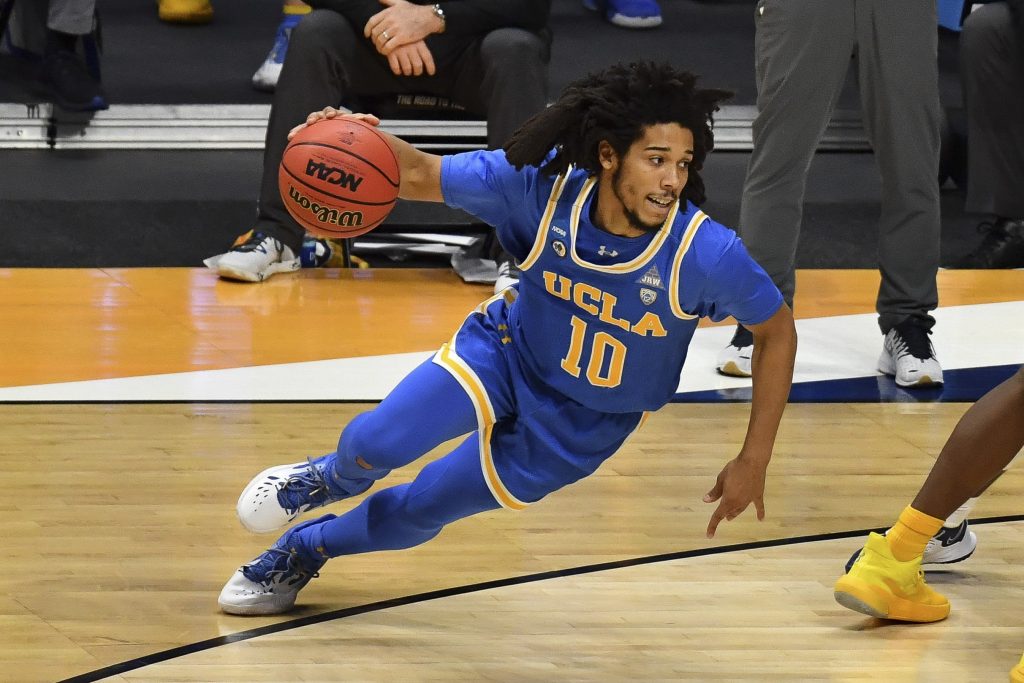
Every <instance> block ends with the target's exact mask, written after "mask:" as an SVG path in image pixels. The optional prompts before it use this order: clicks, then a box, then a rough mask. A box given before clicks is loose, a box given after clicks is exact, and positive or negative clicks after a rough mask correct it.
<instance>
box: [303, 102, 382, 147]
mask: <svg viewBox="0 0 1024 683" xmlns="http://www.w3.org/2000/svg"><path fill="white" fill-rule="evenodd" d="M337 117H342V118H346V119H356V120H358V121H362V122H363V123H368V124H370V125H371V126H379V125H380V119H378V118H377V117H376V116H374V115H373V114H356V113H348V112H344V111H341V110H339V109H335V108H334V107H324V108H323V109H321V110H320V111H314V112H311V113H310V115H309V116H307V117H306V122H305V123H300V124H299V125H297V126H295V127H294V128H292V129H291V130H290V131H288V139H289V140H291V139H292V138H293V137H295V135H296V133H298V132H299V131H300V130H302V129H303V128H305V127H306V126H312V125H313V124H314V123H316V122H317V121H323V120H324V119H333V118H337Z"/></svg>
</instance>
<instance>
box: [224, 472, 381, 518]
mask: <svg viewBox="0 0 1024 683" xmlns="http://www.w3.org/2000/svg"><path fill="white" fill-rule="evenodd" d="M337 458H338V454H337V453H328V454H327V455H324V456H322V457H319V458H316V459H313V458H310V459H309V460H307V461H306V462H297V463H293V464H291V465H277V466H275V467H270V468H268V469H265V470H263V471H262V472H260V473H259V474H257V475H256V476H255V477H253V478H252V480H251V481H250V482H249V483H248V485H246V487H245V489H243V491H242V495H240V496H239V497H238V504H237V506H236V508H235V511H236V512H237V513H238V519H239V521H240V522H241V523H242V526H244V527H245V528H246V529H248V530H249V531H252V532H255V533H257V534H265V533H268V532H270V531H275V530H277V529H280V528H281V527H283V526H285V525H287V524H289V523H291V522H292V521H293V520H294V519H295V518H296V517H298V516H299V515H301V514H302V513H303V512H306V511H307V510H312V509H314V508H318V507H323V506H324V505H329V504H331V503H335V502H337V501H339V500H344V499H346V498H351V497H352V496H357V495H359V494H360V493H363V492H364V491H366V490H367V489H368V488H370V487H371V486H373V482H374V481H376V480H377V479H379V478H380V477H382V476H384V475H385V474H387V470H366V475H367V476H366V478H358V479H356V478H353V479H346V478H343V477H341V476H339V475H338V473H337V472H336V471H335V467H334V462H335V460H337Z"/></svg>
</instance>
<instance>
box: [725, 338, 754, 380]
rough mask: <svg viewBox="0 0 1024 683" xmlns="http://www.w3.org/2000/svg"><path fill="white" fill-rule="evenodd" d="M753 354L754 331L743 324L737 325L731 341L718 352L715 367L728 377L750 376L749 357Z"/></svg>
mask: <svg viewBox="0 0 1024 683" xmlns="http://www.w3.org/2000/svg"><path fill="white" fill-rule="evenodd" d="M753 355H754V333H753V332H751V331H750V330H748V329H747V328H745V327H743V325H737V326H736V334H734V335H732V341H731V342H729V345H728V346H726V347H725V348H724V349H722V352H721V353H720V354H718V362H716V363H715V369H716V370H718V372H719V374H722V375H728V376H729V377H750V375H751V368H750V359H751V358H752V357H753Z"/></svg>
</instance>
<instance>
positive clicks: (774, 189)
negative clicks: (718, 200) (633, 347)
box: [715, 0, 854, 377]
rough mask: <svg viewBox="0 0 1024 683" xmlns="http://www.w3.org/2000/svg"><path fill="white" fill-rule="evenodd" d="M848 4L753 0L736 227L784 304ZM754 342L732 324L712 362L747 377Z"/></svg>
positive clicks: (848, 36) (846, 63)
mask: <svg viewBox="0 0 1024 683" xmlns="http://www.w3.org/2000/svg"><path fill="white" fill-rule="evenodd" d="M853 4H854V3H852V2H821V1H820V0H790V1H787V2H771V1H767V2H766V1H764V0H760V1H759V2H758V3H757V6H756V9H755V15H754V22H755V26H756V34H755V41H754V52H755V75H756V80H757V110H758V111H757V118H755V119H754V122H753V125H752V133H753V137H754V147H753V150H752V151H751V154H750V163H749V165H748V167H747V176H746V180H745V181H744V185H743V197H742V201H741V203H740V219H739V224H738V225H737V226H736V230H737V232H738V233H739V235H740V237H742V238H743V241H744V243H745V244H746V247H747V250H748V251H749V252H750V255H751V256H752V257H753V258H754V260H755V261H757V262H758V263H759V264H760V265H761V267H762V268H764V269H765V272H767V273H768V276H769V277H771V279H772V281H773V282H774V283H775V285H776V286H777V287H778V288H779V289H780V290H781V291H782V295H783V297H784V298H785V300H786V303H787V304H789V306H790V308H792V307H793V296H794V293H795V291H796V271H795V263H796V247H797V240H798V238H799V236H800V224H801V221H802V219H803V204H804V190H805V188H806V185H807V174H808V171H809V169H810V166H811V161H812V159H813V158H814V152H815V150H816V149H817V147H818V141H819V140H820V139H821V136H822V134H823V133H824V131H825V127H826V126H827V125H828V121H829V117H830V116H831V114H832V111H833V109H834V108H835V104H836V101H837V100H838V98H839V94H840V92H841V90H842V86H843V82H844V80H845V78H846V73H847V72H848V71H849V69H850V57H851V55H852V53H853V47H854V45H853V15H854V8H853ZM753 346H754V339H753V335H752V334H751V333H750V331H749V330H747V329H746V328H744V327H742V326H737V328H736V334H735V335H734V337H733V339H732V341H731V342H730V343H729V345H728V346H726V347H725V348H724V349H723V350H722V352H721V353H720V354H719V356H718V358H717V360H716V363H715V366H716V369H717V370H718V371H719V372H720V373H722V374H726V375H733V376H740V377H749V376H750V374H751V367H750V364H751V358H752V355H753Z"/></svg>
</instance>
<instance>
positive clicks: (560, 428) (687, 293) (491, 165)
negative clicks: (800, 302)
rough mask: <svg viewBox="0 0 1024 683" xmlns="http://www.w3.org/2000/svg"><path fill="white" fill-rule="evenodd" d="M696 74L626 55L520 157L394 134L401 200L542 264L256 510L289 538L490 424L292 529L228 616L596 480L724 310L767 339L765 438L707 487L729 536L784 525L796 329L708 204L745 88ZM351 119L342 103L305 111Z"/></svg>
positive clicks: (533, 135)
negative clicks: (768, 490) (728, 115)
mask: <svg viewBox="0 0 1024 683" xmlns="http://www.w3.org/2000/svg"><path fill="white" fill-rule="evenodd" d="M695 82H696V77H695V76H693V75H692V74H690V73H687V72H683V71H678V70H675V69H673V68H672V67H670V66H668V65H656V64H653V63H639V64H631V65H629V66H622V65H618V66H613V67H611V68H608V69H607V70H605V71H602V72H600V73H597V74H594V75H591V76H588V77H586V78H583V79H581V80H578V81H576V82H575V83H573V84H571V85H570V86H569V87H568V88H567V89H566V91H565V92H564V93H563V95H562V96H561V97H560V98H559V99H558V100H557V101H556V102H555V103H554V104H553V105H552V106H550V107H549V108H548V109H546V110H545V111H543V112H541V113H540V114H538V115H536V116H534V117H533V118H532V119H530V120H529V121H527V122H526V123H525V124H524V125H523V126H522V127H521V128H520V129H519V130H518V131H517V132H516V133H515V135H513V137H512V139H511V140H510V141H509V143H508V144H507V145H506V146H505V149H504V151H502V150H496V151H476V152H467V153H462V154H456V155H451V156H445V157H440V156H434V155H431V154H427V153H424V152H421V151H418V150H416V149H414V148H413V147H412V146H411V145H409V144H407V143H405V142H403V141H401V140H399V139H397V138H393V137H390V136H388V139H389V141H390V142H391V143H392V147H393V148H394V150H395V152H396V154H397V156H398V159H399V164H400V166H401V174H402V175H401V188H400V194H401V196H402V197H404V198H406V199H415V200H421V201H435V202H439V201H444V202H446V203H448V204H449V205H450V206H455V207H459V208H462V209H465V210H466V211H468V212H470V213H472V214H474V215H476V216H478V217H479V218H481V219H483V220H484V221H486V222H487V223H489V224H491V225H493V226H494V227H495V228H496V229H497V231H498V235H499V236H500V238H501V240H502V243H503V245H504V247H505V248H506V249H507V250H509V251H510V252H511V253H512V254H513V255H514V256H515V257H516V259H517V261H519V262H521V263H522V267H523V268H522V269H523V275H522V279H521V281H520V283H519V285H518V287H511V288H509V289H506V290H504V291H502V292H501V293H500V294H498V295H496V296H495V297H493V298H492V299H490V300H488V301H486V302H484V303H483V304H481V305H480V306H479V307H478V308H477V309H476V310H474V311H473V312H471V313H470V314H469V316H468V318H467V319H466V321H465V322H464V323H463V324H462V326H461V328H460V329H459V330H458V331H457V332H456V333H455V335H454V336H453V337H452V339H451V341H450V342H448V343H446V344H444V345H443V346H442V347H441V350H440V351H438V352H437V354H436V355H435V356H434V357H433V358H432V359H431V360H429V361H427V362H425V363H423V364H422V365H420V366H419V367H418V368H416V369H415V370H413V371H412V372H411V373H410V374H409V376H407V377H406V378H405V379H404V380H402V382H401V383H400V384H399V385H398V386H397V387H396V388H395V389H394V390H393V391H392V392H391V393H390V394H389V395H388V396H387V397H386V398H385V399H384V400H383V401H382V402H381V404H380V405H379V406H378V407H377V408H375V409H374V410H372V411H371V412H368V413H364V414H362V415H359V416H358V417H356V418H355V419H354V420H353V421H352V422H351V423H349V424H348V425H347V426H346V427H345V429H344V431H343V432H342V434H341V439H340V441H339V443H338V446H337V450H336V451H334V452H332V453H329V454H327V455H325V456H323V457H320V458H316V459H312V460H310V461H309V462H302V463H298V464H293V465H282V466H278V467H273V468H271V469H268V470H267V471H265V472H263V473H261V474H259V475H257V476H256V477H255V478H254V479H253V480H252V481H251V482H250V483H249V485H248V486H247V487H246V489H245V490H244V491H243V493H242V495H241V497H240V498H239V501H238V513H239V517H240V519H241V521H242V524H243V525H244V526H246V527H247V528H249V529H250V530H252V531H258V532H266V531H271V530H273V529H275V528H279V527H281V526H284V525H286V524H288V523H289V522H291V521H292V520H294V519H295V517H296V516H298V515H299V514H301V513H303V512H305V511H307V510H310V509H312V508H317V507H320V506H323V505H326V504H329V503H332V502H335V501H338V500H341V499H343V498H347V497H349V496H354V495H357V494H360V493H362V492H363V491H365V490H366V489H368V488H369V487H370V486H371V485H372V484H373V482H374V481H375V480H377V479H380V478H382V477H384V476H385V475H386V474H388V472H389V471H390V470H392V469H394V468H396V467H401V466H403V465H406V464H408V463H410V462H412V461H413V460H415V459H416V458H418V457H419V456H421V455H422V454H424V453H426V452H428V451H430V450H431V449H433V448H434V447H436V446H437V445H439V444H441V443H443V442H445V441H447V440H449V439H452V438H454V437H457V436H460V435H463V434H469V436H468V437H467V438H466V439H465V440H464V441H463V442H462V443H461V445H459V446H458V447H456V448H455V450H453V451H452V452H451V453H449V454H448V455H446V456H444V457H442V458H441V459H439V460H437V461H435V462H432V463H430V464H429V465H427V466H426V467H424V468H423V470H422V471H421V472H420V473H419V475H418V476H417V477H416V479H415V480H414V481H413V482H411V483H409V484H403V485H400V486H394V487H392V488H388V489H384V490H381V491H378V492H377V493H375V494H374V495H372V496H370V497H368V498H367V499H365V500H364V501H363V502H362V503H361V504H360V505H359V506H358V507H356V508H355V509H353V510H351V511H350V512H348V513H346V514H344V515H342V516H340V517H335V516H334V515H331V514H328V515H325V516H323V517H320V518H319V519H313V520H310V521H306V522H303V523H301V524H299V525H297V526H295V527H293V528H292V529H291V530H289V531H288V532H286V533H285V534H284V535H283V536H282V537H281V538H280V539H279V540H278V541H277V542H276V543H275V544H274V545H273V547H271V548H270V549H269V550H267V551H266V552H264V553H263V554H261V555H260V556H259V557H257V558H256V559H255V560H253V561H252V562H250V563H249V564H246V565H244V566H243V567H241V568H240V569H239V570H238V571H237V572H235V574H234V575H233V576H232V577H231V579H230V580H229V581H228V583H227V585H226V586H225V587H224V589H223V591H222V592H221V594H220V600H219V602H220V606H221V608H222V609H223V610H224V611H225V612H229V613H232V614H273V613H278V612H284V611H286V610H288V609H290V608H291V607H292V605H293V604H294V602H295V597H296V594H297V593H298V591H299V590H300V589H301V588H302V587H303V586H305V585H306V584H307V583H308V582H309V580H310V579H311V578H313V577H314V576H316V575H317V572H318V571H319V570H320V568H321V567H322V566H323V564H324V563H325V562H326V561H327V560H328V559H329V558H332V557H338V556H340V555H350V554H354V553H364V552H370V551H375V550H394V549H399V548H408V547H411V546H415V545H418V544H421V543H424V542H425V541H427V540H429V539H431V538H433V537H434V536H436V535H437V534H438V533H439V532H440V531H441V529H442V528H443V527H444V526H445V525H446V524H449V523H451V522H454V521H455V520H457V519H461V518H463V517H467V516H469V515H474V514H476V513H479V512H483V511H485V510H493V509H496V508H498V507H505V508H509V509H512V510H522V509H523V508H525V507H527V506H528V505H529V504H530V503H533V502H535V501H538V500H540V499H541V498H543V497H544V496H546V495H547V494H549V493H551V492H552V491H555V490H556V489H559V488H562V487H563V486H566V485H567V484H571V483H572V482H574V481H576V480H578V479H581V478H583V477H586V476H588V475H589V474H591V473H592V472H594V470H596V469H597V467H598V466H599V465H600V464H601V463H602V462H603V461H604V460H605V459H606V458H608V457H609V456H610V455H612V454H613V453H614V452H615V451H616V450H618V448H619V447H620V446H621V445H622V443H623V441H625V439H626V438H627V437H628V436H629V434H630V433H632V432H633V431H634V430H635V429H637V428H638V427H639V426H640V424H641V423H642V421H643V419H644V416H645V414H646V413H647V412H649V411H653V410H657V409H658V408H660V407H661V406H663V405H664V404H665V403H666V402H668V401H669V400H670V399H671V398H672V396H673V394H674V393H675V390H676V387H677V386H678V382H679V373H680V370H681V368H682V366H683V361H684V360H685V359H686V350H687V346H688V345H689V343H690V339H691V338H692V336H693V333H694V330H695V329H696V327H697V321H698V319H699V318H700V317H704V316H707V317H710V318H712V319H714V320H721V319H722V318H724V317H725V316H727V315H733V316H735V317H736V319H737V320H740V321H741V322H742V323H743V324H744V325H746V326H748V327H749V328H750V329H751V330H752V331H753V333H754V335H755V337H756V338H757V341H758V344H757V355H756V356H755V359H754V378H755V379H754V395H753V402H752V406H751V414H750V420H749V424H748V427H747V434H746V439H745V441H744V444H743V447H742V449H741V450H740V453H739V454H738V455H737V456H736V457H735V458H733V459H732V460H730V461H729V462H728V463H726V465H725V467H724V468H723V469H722V471H721V473H720V474H719V475H718V479H717V481H716V483H715V484H714V486H713V487H712V488H711V490H710V491H709V492H708V493H707V494H706V495H705V496H704V501H705V502H707V503H716V502H717V503H718V505H717V507H716V509H715V511H714V513H713V514H712V515H711V519H710V522H709V524H708V528H707V535H708V537H711V536H713V535H714V533H715V531H716V529H717V528H718V525H719V523H720V522H721V521H722V520H723V519H728V520H731V519H733V518H735V517H736V516H737V515H739V514H741V513H742V512H743V511H744V510H745V509H746V508H747V507H748V506H749V505H750V504H751V503H753V504H754V507H755V509H756V512H757V517H758V519H763V517H764V502H763V495H764V483H765V471H766V468H767V466H768V461H769V459H770V458H771V454H772V448H773V445H774V441H775V435H776V432H777V429H778V425H779V421H780V419H781V417H782V412H783V408H784V407H785V404H786V399H787V396H788V394H789V388H790V383H791V382H792V374H793V359H794V355H795V352H796V329H795V326H794V324H793V318H792V314H791V312H790V310H789V308H788V307H787V306H786V305H785V304H784V303H783V301H782V295H781V294H780V292H779V290H778V289H777V288H776V287H775V285H773V284H772V282H771V279H770V278H768V276H767V275H766V274H765V273H764V271H763V270H761V268H760V267H759V266H758V265H757V264H756V263H755V262H754V261H753V260H752V259H751V258H750V257H749V256H748V255H747V253H746V250H745V249H744V247H743V244H742V243H741V242H740V240H739V239H738V238H737V237H736V235H735V233H733V232H732V231H731V230H729V229H727V228H725V227H723V226H721V225H719V224H718V223H716V222H714V221H713V220H711V219H710V218H708V217H707V216H706V215H705V214H704V213H703V212H701V211H700V210H699V209H698V208H697V205H699V204H700V203H701V202H702V201H703V200H704V183H703V181H702V179H701V177H700V169H701V168H702V165H703V163H704V159H705V157H706V156H707V154H708V152H710V151H711V149H712V147H713V145H714V138H713V135H712V130H711V124H712V114H713V112H714V111H716V110H717V108H718V103H719V102H720V101H721V100H722V99H723V98H724V97H726V96H727V93H725V92H724V91H720V90H706V89H698V88H697V87H696V85H695ZM335 116H341V114H340V113H339V112H337V111H335V110H334V109H331V108H327V109H325V110H324V111H323V112H315V113H313V114H310V115H309V117H308V119H307V123H306V124H303V125H317V122H318V121H320V120H322V119H325V118H332V117H335ZM356 116H358V118H361V119H362V120H364V121H367V122H369V123H371V124H374V125H376V124H377V123H378V121H377V119H376V117H373V116H370V115H356ZM301 127H302V126H299V127H297V128H296V129H295V130H298V129H299V128H301Z"/></svg>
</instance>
